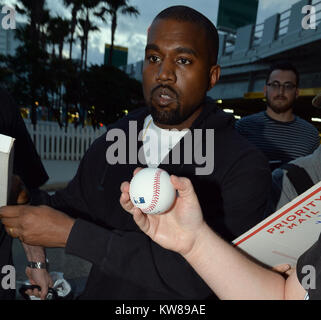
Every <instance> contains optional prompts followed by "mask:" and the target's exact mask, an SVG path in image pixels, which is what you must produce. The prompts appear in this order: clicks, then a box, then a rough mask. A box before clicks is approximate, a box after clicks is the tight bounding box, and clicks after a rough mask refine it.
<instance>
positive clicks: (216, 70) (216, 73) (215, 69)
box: [207, 64, 221, 91]
mask: <svg viewBox="0 0 321 320" xmlns="http://www.w3.org/2000/svg"><path fill="white" fill-rule="evenodd" d="M220 75H221V67H220V66H219V65H218V64H216V65H214V66H212V67H211V70H210V81H209V84H208V89H207V91H208V90H210V89H212V88H213V87H214V86H215V84H216V83H217V81H218V80H219V78H220Z"/></svg>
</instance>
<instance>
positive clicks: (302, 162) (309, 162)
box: [272, 145, 321, 210]
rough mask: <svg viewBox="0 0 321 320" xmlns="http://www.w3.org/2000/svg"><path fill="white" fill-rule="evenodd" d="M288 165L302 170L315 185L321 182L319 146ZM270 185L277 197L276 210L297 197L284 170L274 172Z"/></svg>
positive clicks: (320, 152) (320, 148)
mask: <svg viewBox="0 0 321 320" xmlns="http://www.w3.org/2000/svg"><path fill="white" fill-rule="evenodd" d="M290 163H293V164H295V165H297V166H299V167H301V168H304V169H305V170H306V172H307V173H308V174H309V175H310V177H311V179H312V181H313V182H314V183H315V184H316V183H318V182H319V181H321V145H320V146H319V147H318V148H317V149H316V150H315V151H314V152H313V153H312V154H310V155H308V156H305V157H300V158H298V159H296V160H293V161H291V162H290ZM272 183H273V190H274V192H275V193H276V194H278V195H279V199H278V201H277V202H276V203H277V205H276V210H278V209H280V208H281V207H283V206H284V205H285V204H287V203H288V202H290V201H291V200H293V199H294V198H296V197H297V196H298V194H297V192H296V190H295V188H294V186H293V185H292V183H291V182H290V180H289V178H288V177H287V175H286V170H283V169H280V168H278V169H276V170H274V171H273V173H272Z"/></svg>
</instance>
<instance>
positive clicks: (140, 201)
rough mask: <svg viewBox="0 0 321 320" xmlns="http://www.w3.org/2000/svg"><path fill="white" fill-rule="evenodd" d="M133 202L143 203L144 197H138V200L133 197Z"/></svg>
mask: <svg viewBox="0 0 321 320" xmlns="http://www.w3.org/2000/svg"><path fill="white" fill-rule="evenodd" d="M134 202H135V204H142V203H145V199H144V197H140V198H139V200H136V199H134Z"/></svg>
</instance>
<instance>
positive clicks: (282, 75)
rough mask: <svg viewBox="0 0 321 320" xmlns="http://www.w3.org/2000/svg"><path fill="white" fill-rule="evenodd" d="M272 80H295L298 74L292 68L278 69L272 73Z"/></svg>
mask: <svg viewBox="0 0 321 320" xmlns="http://www.w3.org/2000/svg"><path fill="white" fill-rule="evenodd" d="M270 80H271V81H276V80H282V81H284V82H286V81H295V80H296V75H295V73H294V72H293V71H292V70H281V69H276V70H274V71H273V72H272V73H271V75H270Z"/></svg>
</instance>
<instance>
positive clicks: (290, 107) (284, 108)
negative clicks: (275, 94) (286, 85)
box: [267, 98, 295, 114]
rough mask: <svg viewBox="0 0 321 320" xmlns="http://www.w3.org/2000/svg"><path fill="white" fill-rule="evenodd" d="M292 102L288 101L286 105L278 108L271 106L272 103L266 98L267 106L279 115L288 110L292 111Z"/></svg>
mask: <svg viewBox="0 0 321 320" xmlns="http://www.w3.org/2000/svg"><path fill="white" fill-rule="evenodd" d="M294 101H295V100H293V101H290V102H289V103H288V104H286V105H284V106H283V107H279V106H276V105H275V104H273V102H272V101H271V100H270V99H269V98H267V105H268V107H269V108H270V109H271V110H273V111H274V112H275V113H277V114H281V113H285V112H287V111H289V110H290V109H293V103H294Z"/></svg>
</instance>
